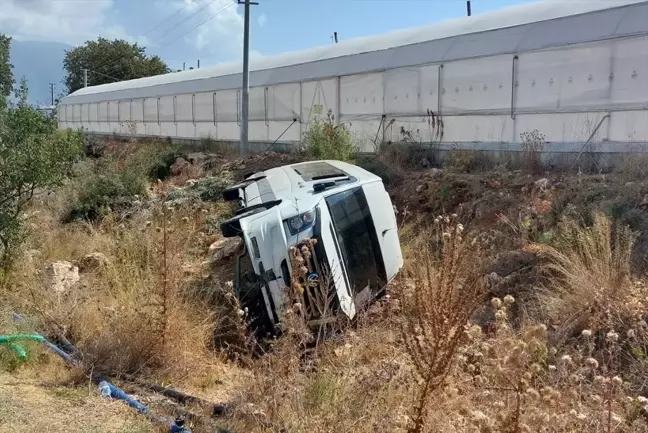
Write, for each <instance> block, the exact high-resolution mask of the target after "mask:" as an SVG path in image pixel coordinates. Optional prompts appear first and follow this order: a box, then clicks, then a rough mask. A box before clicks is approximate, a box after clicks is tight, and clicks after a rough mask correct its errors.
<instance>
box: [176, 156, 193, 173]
mask: <svg viewBox="0 0 648 433" xmlns="http://www.w3.org/2000/svg"><path fill="white" fill-rule="evenodd" d="M190 165H191V164H190V163H189V161H187V160H186V159H184V158H183V157H179V158H178V159H176V160H175V162H174V163H173V164H171V174H173V175H174V176H179V175H180V174H181V173H182V172H183V171H184V170H185V169H186V168H187V167H189V166H190Z"/></svg>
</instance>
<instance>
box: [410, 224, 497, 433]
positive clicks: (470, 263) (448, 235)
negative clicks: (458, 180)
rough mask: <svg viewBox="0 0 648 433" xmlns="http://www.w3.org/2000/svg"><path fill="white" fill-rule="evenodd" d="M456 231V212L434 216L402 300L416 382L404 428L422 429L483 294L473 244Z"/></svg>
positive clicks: (459, 229)
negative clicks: (414, 400) (413, 404)
mask: <svg viewBox="0 0 648 433" xmlns="http://www.w3.org/2000/svg"><path fill="white" fill-rule="evenodd" d="M462 232H463V226H462V225H461V224H460V223H458V222H457V221H456V216H454V217H437V218H436V219H435V228H434V229H433V230H432V232H431V233H430V236H431V238H430V239H429V243H428V244H427V245H421V246H420V247H419V249H418V254H419V256H418V260H417V262H416V264H417V267H416V268H415V271H414V277H413V282H412V286H413V287H412V288H411V291H410V293H408V295H409V296H407V297H405V299H404V313H405V320H404V326H403V340H404V343H405V348H406V350H407V353H408V354H409V355H410V357H411V360H412V362H413V363H414V366H415V367H416V373H417V375H418V376H419V379H420V380H419V383H420V384H421V389H420V394H419V397H418V403H417V406H416V408H415V411H414V415H413V423H412V426H411V428H410V429H409V431H410V432H415V433H419V432H421V431H423V428H424V426H425V424H426V420H427V411H428V405H429V402H430V399H431V396H432V394H433V393H435V392H436V391H438V390H439V389H440V388H441V387H442V386H443V385H444V382H445V380H446V376H447V375H448V373H449V372H450V369H451V366H452V362H453V359H454V356H455V354H456V352H457V349H458V347H459V344H460V342H461V341H462V339H463V338H464V327H465V326H466V325H467V324H468V321H469V319H470V317H471V316H472V315H473V314H474V313H475V311H476V310H477V308H478V307H479V306H480V304H481V301H482V299H483V297H484V294H485V290H484V289H485V284H484V283H485V281H484V269H483V266H482V256H481V254H480V247H479V244H478V243H477V241H476V239H475V241H474V242H473V241H471V240H469V239H467V238H465V237H464V234H463V233H462Z"/></svg>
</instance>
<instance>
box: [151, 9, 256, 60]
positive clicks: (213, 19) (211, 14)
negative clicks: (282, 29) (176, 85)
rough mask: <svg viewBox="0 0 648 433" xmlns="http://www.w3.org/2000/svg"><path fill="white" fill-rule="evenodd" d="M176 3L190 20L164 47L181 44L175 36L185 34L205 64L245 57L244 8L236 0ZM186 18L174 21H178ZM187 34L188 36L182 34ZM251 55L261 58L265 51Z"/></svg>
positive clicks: (163, 43)
mask: <svg viewBox="0 0 648 433" xmlns="http://www.w3.org/2000/svg"><path fill="white" fill-rule="evenodd" d="M175 6H176V9H177V8H183V11H182V15H181V16H182V17H183V18H182V20H184V19H186V21H185V22H183V23H182V24H181V25H179V26H178V27H177V28H176V29H174V30H173V31H170V32H169V35H168V36H166V37H164V38H162V39H163V40H161V41H160V42H159V45H160V46H165V44H166V43H170V42H173V43H177V42H175V39H177V38H180V37H182V39H184V41H185V43H187V44H189V45H190V46H192V47H193V48H194V49H195V50H196V54H197V55H199V56H200V57H201V58H202V59H203V64H205V65H210V64H215V63H220V62H223V61H228V60H235V59H240V58H241V57H242V55H243V15H242V12H243V10H242V8H241V9H239V7H238V2H237V1H236V0H193V1H192V0H183V2H182V3H176V5H175ZM252 8H254V6H252ZM252 11H254V9H252ZM259 19H260V18H259ZM182 20H180V19H175V20H174V21H175V22H176V23H177V22H179V21H182ZM263 21H264V22H265V19H263ZM184 33H186V35H184V36H181V35H183V34H184ZM178 42H179V41H178ZM250 56H251V58H258V57H260V56H261V54H260V53H258V52H256V51H254V50H250Z"/></svg>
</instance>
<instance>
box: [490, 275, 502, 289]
mask: <svg viewBox="0 0 648 433" xmlns="http://www.w3.org/2000/svg"><path fill="white" fill-rule="evenodd" d="M502 280H504V278H502V277H500V276H499V275H498V273H497V272H491V273H490V274H488V282H489V283H490V285H491V286H496V285H498V284H499V283H501V282H502Z"/></svg>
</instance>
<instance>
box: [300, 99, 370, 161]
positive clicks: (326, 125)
mask: <svg viewBox="0 0 648 433" xmlns="http://www.w3.org/2000/svg"><path fill="white" fill-rule="evenodd" d="M304 150H305V152H306V154H307V155H308V156H309V157H310V158H314V159H335V160H339V161H351V162H352V161H354V160H355V158H356V154H357V153H358V149H357V147H356V145H355V144H354V143H353V137H352V136H351V133H350V132H349V130H348V129H347V128H346V126H345V125H343V124H341V125H335V123H334V117H333V115H332V113H331V111H329V112H328V116H327V118H326V120H321V119H319V118H314V119H313V120H311V124H310V126H309V128H308V130H307V131H306V133H305V134H304Z"/></svg>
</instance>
